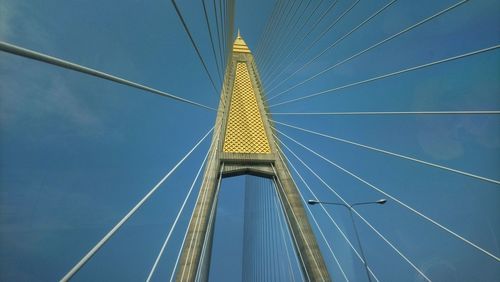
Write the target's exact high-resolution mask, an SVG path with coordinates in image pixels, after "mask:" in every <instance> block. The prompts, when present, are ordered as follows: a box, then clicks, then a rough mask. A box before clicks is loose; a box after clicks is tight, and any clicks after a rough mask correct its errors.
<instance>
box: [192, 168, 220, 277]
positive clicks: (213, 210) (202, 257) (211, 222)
mask: <svg viewBox="0 0 500 282" xmlns="http://www.w3.org/2000/svg"><path fill="white" fill-rule="evenodd" d="M222 171H224V163H223V164H222V165H221V168H220V172H219V179H218V181H217V187H216V188H215V194H214V198H213V201H212V208H211V211H210V217H209V219H208V226H207V228H206V230H205V238H204V242H203V247H202V251H201V255H200V259H199V260H198V268H197V270H196V277H195V280H196V281H200V279H201V271H202V268H203V263H204V262H205V256H206V252H207V248H208V244H209V243H208V242H209V241H210V240H211V238H210V237H211V236H209V234H210V233H212V232H213V230H212V228H213V225H214V222H215V214H216V210H217V202H218V200H219V192H220V183H221V180H222ZM207 279H208V277H207Z"/></svg>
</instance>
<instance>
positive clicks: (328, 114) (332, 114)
mask: <svg viewBox="0 0 500 282" xmlns="http://www.w3.org/2000/svg"><path fill="white" fill-rule="evenodd" d="M491 114H500V111H419V112H414V111H412V112H316V113H313V112H294V113H291V112H288V113H286V112H282V113H272V115H273V116H274V115H288V116H294V115H303V116H307V115H310V116H349V115H354V116H362V115H491ZM268 115H271V113H268Z"/></svg>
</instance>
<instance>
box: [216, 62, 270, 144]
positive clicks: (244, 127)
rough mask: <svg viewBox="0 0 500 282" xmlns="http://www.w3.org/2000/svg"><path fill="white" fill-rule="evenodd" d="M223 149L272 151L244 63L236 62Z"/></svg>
mask: <svg viewBox="0 0 500 282" xmlns="http://www.w3.org/2000/svg"><path fill="white" fill-rule="evenodd" d="M223 151H224V152H228V153H247V154H252V153H257V154H269V153H271V147H270V146H269V140H268V139H267V135H266V132H265V130H264V123H263V122H262V117H261V115H260V111H259V106H258V104H257V98H256V97H255V92H254V89H253V86H252V81H251V80H250V73H249V72H248V68H247V64H246V63H244V62H238V63H237V64H236V75H235V78H234V87H233V95H232V97H231V104H230V108H229V117H228V121H227V127H226V136H225V138H224V148H223Z"/></svg>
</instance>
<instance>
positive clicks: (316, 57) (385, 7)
mask: <svg viewBox="0 0 500 282" xmlns="http://www.w3.org/2000/svg"><path fill="white" fill-rule="evenodd" d="M396 1H398V0H391V1H389V3H387V4H385V5H384V6H383V7H382V8H380V9H378V10H377V11H376V12H375V13H373V14H371V15H370V16H369V17H368V18H366V19H365V20H363V21H362V22H361V23H360V24H358V25H357V26H356V27H354V28H353V29H351V30H350V31H349V32H347V33H346V34H344V35H343V36H341V37H340V38H339V39H337V40H335V42H333V43H332V44H331V45H329V46H328V47H326V48H325V49H323V51H321V52H319V53H318V54H317V55H316V56H314V57H313V58H312V59H310V60H309V61H307V62H306V63H305V64H303V65H302V66H301V67H300V68H298V69H297V70H296V71H295V72H293V73H292V74H291V75H290V76H289V77H288V78H287V80H288V79H289V78H290V77H292V76H294V75H295V74H296V73H298V72H300V71H301V70H303V69H304V68H306V67H307V66H309V65H311V64H312V63H313V62H315V61H316V60H317V59H319V58H320V57H321V56H323V55H324V54H325V53H326V52H327V51H328V50H330V49H332V48H334V47H335V46H337V45H338V44H339V43H340V42H342V41H343V40H344V39H346V38H347V37H349V36H350V35H351V34H353V33H354V32H356V31H357V30H358V29H360V28H361V27H362V26H364V25H365V24H366V23H368V22H370V21H371V20H372V19H373V18H375V17H376V16H378V15H380V14H381V13H382V12H383V11H384V10H385V9H387V8H389V7H390V6H391V5H392V4H394V3H395V2H396ZM284 81H285V80H284ZM271 91H272V90H269V92H271ZM278 96H280V95H275V96H273V97H270V98H269V100H267V101H268V102H269V101H271V100H272V99H274V98H276V97H278Z"/></svg>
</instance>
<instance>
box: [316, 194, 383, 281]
mask: <svg viewBox="0 0 500 282" xmlns="http://www.w3.org/2000/svg"><path fill="white" fill-rule="evenodd" d="M307 203H308V204H309V205H316V204H325V205H335V206H343V207H345V208H347V209H348V210H349V215H350V216H351V222H352V226H354V233H355V234H356V239H357V241H358V245H359V249H360V251H361V257H362V258H363V263H364V265H365V270H366V276H367V277H368V281H370V282H371V281H372V280H371V277H370V273H369V271H368V263H367V261H366V257H365V253H364V252H363V247H362V246H361V241H360V240H359V234H358V228H357V227H356V222H355V221H354V217H353V216H352V207H354V206H361V205H371V204H379V205H383V204H385V203H387V200H386V199H380V200H377V201H372V202H360V203H354V204H350V205H348V204H344V203H334V202H323V201H318V200H309V201H307Z"/></svg>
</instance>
